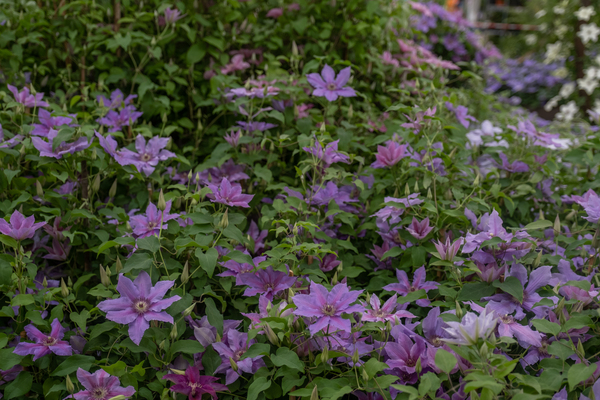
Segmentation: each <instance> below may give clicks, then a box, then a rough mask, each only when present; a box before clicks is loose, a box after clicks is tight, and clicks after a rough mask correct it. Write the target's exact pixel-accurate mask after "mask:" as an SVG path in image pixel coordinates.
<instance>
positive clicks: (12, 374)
mask: <svg viewBox="0 0 600 400" xmlns="http://www.w3.org/2000/svg"><path fill="white" fill-rule="evenodd" d="M21 371H23V367H22V366H20V365H15V366H14V367H12V368H10V369H7V370H6V371H2V370H1V369H0V385H4V384H5V383H6V382H10V381H13V380H15V379H16V378H17V376H19V373H20V372H21Z"/></svg>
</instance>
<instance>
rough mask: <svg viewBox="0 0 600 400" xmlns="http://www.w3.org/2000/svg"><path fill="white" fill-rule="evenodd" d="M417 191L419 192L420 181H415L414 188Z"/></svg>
mask: <svg viewBox="0 0 600 400" xmlns="http://www.w3.org/2000/svg"><path fill="white" fill-rule="evenodd" d="M413 191H414V192H415V193H419V181H415V187H414V188H413Z"/></svg>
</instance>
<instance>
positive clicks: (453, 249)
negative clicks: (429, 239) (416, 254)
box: [433, 236, 464, 261]
mask: <svg viewBox="0 0 600 400" xmlns="http://www.w3.org/2000/svg"><path fill="white" fill-rule="evenodd" d="M463 241H464V239H463V238H458V239H456V240H455V241H454V242H453V243H450V237H449V236H448V237H446V242H445V243H442V242H441V241H437V242H433V245H434V246H435V248H436V250H437V251H438V253H439V254H440V258H441V259H442V260H444V261H452V260H453V259H454V257H456V254H458V250H460V246H461V245H462V244H463Z"/></svg>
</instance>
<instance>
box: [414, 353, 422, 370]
mask: <svg viewBox="0 0 600 400" xmlns="http://www.w3.org/2000/svg"><path fill="white" fill-rule="evenodd" d="M421 371H423V364H422V363H421V357H419V359H418V360H417V364H416V365H415V372H416V373H417V374H420V373H421Z"/></svg>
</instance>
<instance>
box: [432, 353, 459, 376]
mask: <svg viewBox="0 0 600 400" xmlns="http://www.w3.org/2000/svg"><path fill="white" fill-rule="evenodd" d="M456 363H457V361H456V357H454V354H452V353H450V352H449V351H447V350H444V349H438V351H437V352H436V353H435V365H437V367H438V368H439V369H441V370H442V371H444V372H445V373H447V374H449V373H450V372H451V371H452V370H453V369H454V367H455V366H456Z"/></svg>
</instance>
